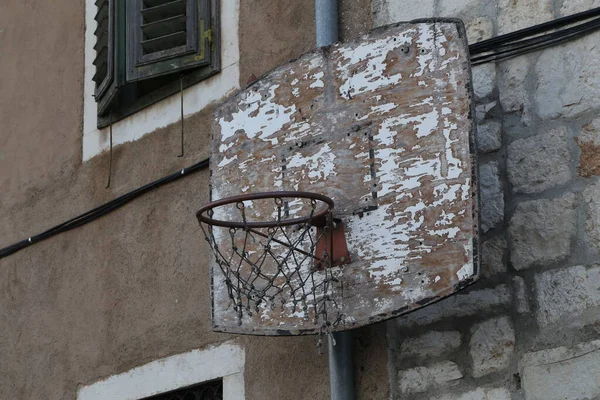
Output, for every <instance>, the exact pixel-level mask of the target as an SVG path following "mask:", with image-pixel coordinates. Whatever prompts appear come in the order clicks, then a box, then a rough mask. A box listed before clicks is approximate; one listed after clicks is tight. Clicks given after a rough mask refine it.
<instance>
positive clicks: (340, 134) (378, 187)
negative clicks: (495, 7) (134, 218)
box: [211, 19, 478, 335]
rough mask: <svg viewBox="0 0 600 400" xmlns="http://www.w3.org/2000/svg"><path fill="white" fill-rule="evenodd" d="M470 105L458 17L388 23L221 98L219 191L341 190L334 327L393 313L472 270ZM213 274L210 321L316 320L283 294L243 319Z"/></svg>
mask: <svg viewBox="0 0 600 400" xmlns="http://www.w3.org/2000/svg"><path fill="white" fill-rule="evenodd" d="M471 114H472V94H471V71H470V64H469V54H468V46H467V41H466V35H465V32H464V28H463V26H462V22H460V21H459V20H450V19H444V20H442V19H440V20H420V21H413V22H411V23H401V24H397V25H393V26H388V27H383V28H379V29H377V30H375V31H373V32H371V33H369V34H367V35H365V36H363V37H361V38H359V39H357V40H355V41H352V42H348V43H341V44H336V45H333V46H331V47H329V48H323V49H319V50H317V51H315V52H311V53H308V54H305V55H304V56H302V57H300V58H299V59H297V60H295V61H292V62H290V63H289V64H287V65H283V66H281V67H279V68H277V69H275V70H273V71H271V72H270V73H268V74H266V75H265V76H263V77H262V78H260V79H259V80H258V81H256V82H255V83H253V84H252V85H251V86H250V87H248V88H246V89H244V90H241V91H240V92H238V93H236V94H235V95H234V96H232V97H231V98H229V99H228V100H227V101H226V102H225V103H224V104H223V105H222V106H220V107H219V108H218V109H217V110H216V111H215V118H214V126H213V139H212V153H211V174H212V175H211V197H212V200H217V199H222V198H225V197H228V196H234V195H238V194H243V193H249V192H263V191H273V190H301V191H310V192H316V193H322V194H325V195H327V196H329V197H331V198H333V200H334V201H335V203H336V205H335V216H336V218H340V219H341V220H342V221H343V222H344V224H345V226H346V239H347V243H348V249H349V251H350V254H351V260H352V262H351V263H350V264H349V265H346V266H344V267H342V271H341V280H342V283H343V288H344V290H343V291H338V292H336V293H334V295H335V296H337V299H336V300H337V301H338V302H339V304H340V306H341V308H342V309H343V313H344V315H345V325H343V326H341V327H339V328H336V329H340V330H341V329H351V328H355V327H359V326H363V325H366V324H370V323H374V322H377V321H381V320H383V319H386V318H390V317H394V316H398V315H401V314H403V313H407V312H409V311H411V310H414V309H416V308H420V307H423V306H425V305H427V304H429V303H432V302H434V301H436V300H438V299H440V298H443V297H445V296H448V295H450V294H452V293H454V292H456V291H458V290H460V289H461V288H463V287H465V286H466V285H468V284H469V283H471V282H473V281H474V280H475V279H476V278H477V273H478V261H477V260H478V257H477V252H478V250H477V249H478V245H477V237H478V220H477V204H478V201H477V186H476V164H475V159H474V152H475V150H474V145H473V137H474V123H473V120H472V115H471ZM225 240H227V239H225ZM212 274H213V325H214V329H215V330H217V331H224V332H237V333H250V334H266V335H285V334H305V333H306V334H310V333H317V332H318V329H316V328H315V326H314V325H313V324H312V323H310V322H308V321H307V320H306V319H304V318H302V317H301V316H298V315H296V314H294V313H291V312H289V311H288V312H285V310H280V309H279V308H277V309H275V310H271V309H265V310H262V312H261V313H257V314H254V315H253V316H245V317H244V320H243V321H242V324H241V325H238V320H237V316H236V314H235V312H233V311H232V305H231V303H230V299H229V298H228V296H227V288H226V286H225V284H224V283H223V280H222V277H221V271H220V269H219V268H218V266H216V264H214V263H213V266H212Z"/></svg>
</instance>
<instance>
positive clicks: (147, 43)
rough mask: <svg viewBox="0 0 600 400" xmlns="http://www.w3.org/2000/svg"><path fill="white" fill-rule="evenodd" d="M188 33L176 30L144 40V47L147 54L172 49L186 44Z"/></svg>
mask: <svg viewBox="0 0 600 400" xmlns="http://www.w3.org/2000/svg"><path fill="white" fill-rule="evenodd" d="M186 42H187V35H186V33H185V32H176V33H172V34H170V35H165V36H160V37H158V38H155V39H150V40H144V41H143V42H142V48H143V49H144V52H145V53H146V54H148V53H156V52H158V51H164V50H170V49H173V48H176V47H179V46H185V45H186Z"/></svg>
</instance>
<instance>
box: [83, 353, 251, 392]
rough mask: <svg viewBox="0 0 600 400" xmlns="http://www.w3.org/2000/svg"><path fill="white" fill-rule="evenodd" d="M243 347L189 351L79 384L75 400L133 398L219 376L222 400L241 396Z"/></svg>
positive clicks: (243, 362)
mask: <svg viewBox="0 0 600 400" xmlns="http://www.w3.org/2000/svg"><path fill="white" fill-rule="evenodd" d="M244 364H245V352H244V350H243V349H242V348H241V347H240V346H238V345H235V344H233V343H223V344H220V345H217V346H214V347H209V348H206V349H203V350H192V351H190V352H187V353H183V354H177V355H174V356H170V357H167V358H163V359H160V360H155V361H152V362H150V363H148V364H145V365H142V366H140V367H137V368H134V369H132V370H130V371H127V372H124V373H122V374H118V375H113V376H111V377H109V378H107V379H105V380H102V381H99V382H96V383H93V384H91V385H89V386H83V387H81V388H80V389H79V392H78V394H77V400H107V399H110V400H137V399H141V398H144V397H148V396H154V395H157V394H160V393H166V392H169V391H172V390H176V389H180V388H184V387H187V386H191V385H195V384H198V383H201V382H206V381H210V380H213V379H218V378H223V400H243V399H244Z"/></svg>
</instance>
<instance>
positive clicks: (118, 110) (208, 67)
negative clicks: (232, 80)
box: [94, 0, 221, 129]
mask: <svg viewBox="0 0 600 400" xmlns="http://www.w3.org/2000/svg"><path fill="white" fill-rule="evenodd" d="M108 1H109V2H111V3H113V9H112V13H111V14H112V17H113V18H112V19H113V25H112V26H111V28H112V32H113V36H112V43H113V51H112V54H111V55H112V57H109V59H110V58H112V59H113V60H114V61H113V64H112V67H113V74H112V75H113V78H112V80H111V82H110V84H109V85H108V87H107V88H106V89H104V90H105V93H104V94H103V95H102V96H101V97H96V103H97V126H96V127H97V129H102V128H105V127H107V126H109V125H110V124H112V123H114V122H117V121H119V120H122V119H125V118H127V117H129V116H131V115H133V114H135V113H137V112H139V111H141V110H142V109H144V108H146V107H149V106H151V105H153V104H155V103H157V102H159V101H161V100H163V99H165V98H167V97H169V96H171V95H173V94H175V93H177V92H179V91H181V90H182V88H183V89H186V88H188V87H190V86H192V85H194V84H196V83H198V82H200V81H202V80H205V79H207V78H209V77H211V76H212V75H215V74H217V73H219V72H220V70H221V40H220V35H221V28H220V19H221V13H220V6H221V4H220V0H193V2H191V3H192V4H193V6H196V4H197V3H196V2H198V4H210V6H208V7H204V8H203V9H202V12H203V14H201V15H199V16H198V18H196V19H197V20H198V23H197V24H196V25H197V29H196V31H198V32H200V31H201V29H202V28H203V27H202V24H201V22H202V21H204V20H202V19H201V18H200V17H202V16H204V18H208V15H207V14H210V18H209V21H210V27H209V28H208V29H203V30H202V31H201V32H200V33H198V34H196V35H194V34H191V35H190V37H191V38H192V39H193V40H196V41H197V43H198V44H199V46H198V47H200V48H199V49H196V52H195V53H190V52H189V51H188V52H186V53H185V54H183V55H179V56H175V57H172V58H165V59H160V60H156V61H153V62H152V63H145V64H144V67H145V68H146V69H147V67H148V66H151V65H153V64H155V65H156V64H158V63H162V65H163V66H164V65H167V64H169V65H173V64H177V66H176V67H175V68H167V69H164V70H163V71H162V72H158V73H157V72H153V73H149V72H148V71H146V72H144V73H142V74H141V75H142V76H137V75H136V74H135V73H133V72H132V71H133V70H132V69H131V68H134V69H136V68H138V66H136V65H135V60H136V59H137V55H138V52H139V50H136V46H135V45H134V44H137V43H134V42H133V40H134V39H133V37H132V34H131V32H132V31H135V29H134V28H133V27H132V25H131V23H130V21H131V18H134V16H136V15H137V14H135V13H132V12H131V10H132V9H134V8H135V7H129V8H127V7H126V1H124V0H108ZM141 2H142V0H136V4H141ZM127 3H129V2H128V1H127ZM129 4H131V3H129ZM208 8H209V10H208ZM128 10H130V11H128ZM96 12H97V7H96ZM109 17H110V16H109ZM207 32H208V33H207ZM199 37H200V40H198V39H196V38H199ZM94 38H95V39H96V40H97V37H96V35H94ZM198 52H200V53H202V52H204V57H203V59H205V60H206V61H202V60H200V61H198V60H196V61H193V62H190V61H189V60H190V59H193V58H194V55H195V54H197V53H198ZM200 55H202V54H200ZM182 60H183V61H182ZM168 75H171V76H173V77H174V78H176V79H173V80H172V81H171V82H168V83H165V84H164V85H162V86H160V87H159V88H157V89H156V90H153V91H151V92H149V93H145V94H143V95H140V94H139V93H138V90H137V82H141V81H142V80H146V81H151V80H152V79H154V78H160V77H164V76H168Z"/></svg>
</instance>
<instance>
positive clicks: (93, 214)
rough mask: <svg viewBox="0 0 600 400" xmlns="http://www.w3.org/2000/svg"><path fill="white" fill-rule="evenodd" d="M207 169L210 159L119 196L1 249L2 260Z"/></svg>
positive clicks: (0, 256)
mask: <svg viewBox="0 0 600 400" xmlns="http://www.w3.org/2000/svg"><path fill="white" fill-rule="evenodd" d="M206 167H208V159H206V160H202V161H200V162H198V163H196V164H194V165H191V166H189V167H187V168H184V169H182V170H181V171H178V172H176V173H173V174H171V175H168V176H165V177H163V178H161V179H158V180H156V181H154V182H151V183H148V184H146V185H144V186H142V187H140V188H137V189H135V190H134V191H131V192H129V193H126V194H124V195H122V196H119V197H117V198H116V199H114V200H111V201H109V202H108V203H105V204H103V205H101V206H99V207H96V208H94V209H92V210H90V211H88V212H86V213H83V214H81V215H79V216H77V217H75V218H72V219H70V220H68V221H66V222H63V223H62V224H59V225H56V226H55V227H53V228H50V229H48V230H47V231H45V232H42V233H40V234H39V235H35V236H32V237H30V238H28V239H25V240H21V241H20V242H18V243H15V244H13V245H11V246H8V247H5V248H3V249H0V259H1V258H4V257H7V256H9V255H11V254H14V253H16V252H17V251H19V250H22V249H24V248H26V247H28V246H31V245H32V244H34V243H38V242H41V241H42V240H45V239H48V238H50V237H52V236H54V235H56V234H59V233H62V232H66V231H69V230H71V229H74V228H77V227H78V226H81V225H84V224H87V223H88V222H91V221H93V220H95V219H98V218H100V217H102V216H104V215H106V214H108V213H110V212H112V211H114V210H116V209H118V208H120V207H122V206H124V205H125V204H127V203H129V202H130V201H131V200H133V199H135V198H137V197H139V196H141V195H142V194H144V193H146V192H148V191H150V190H152V189H156V188H158V187H160V186H162V185H164V184H167V183H170V182H173V181H176V180H177V179H179V178H182V177H184V176H187V175H189V174H191V173H193V172H196V171H199V170H201V169H204V168H206Z"/></svg>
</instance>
